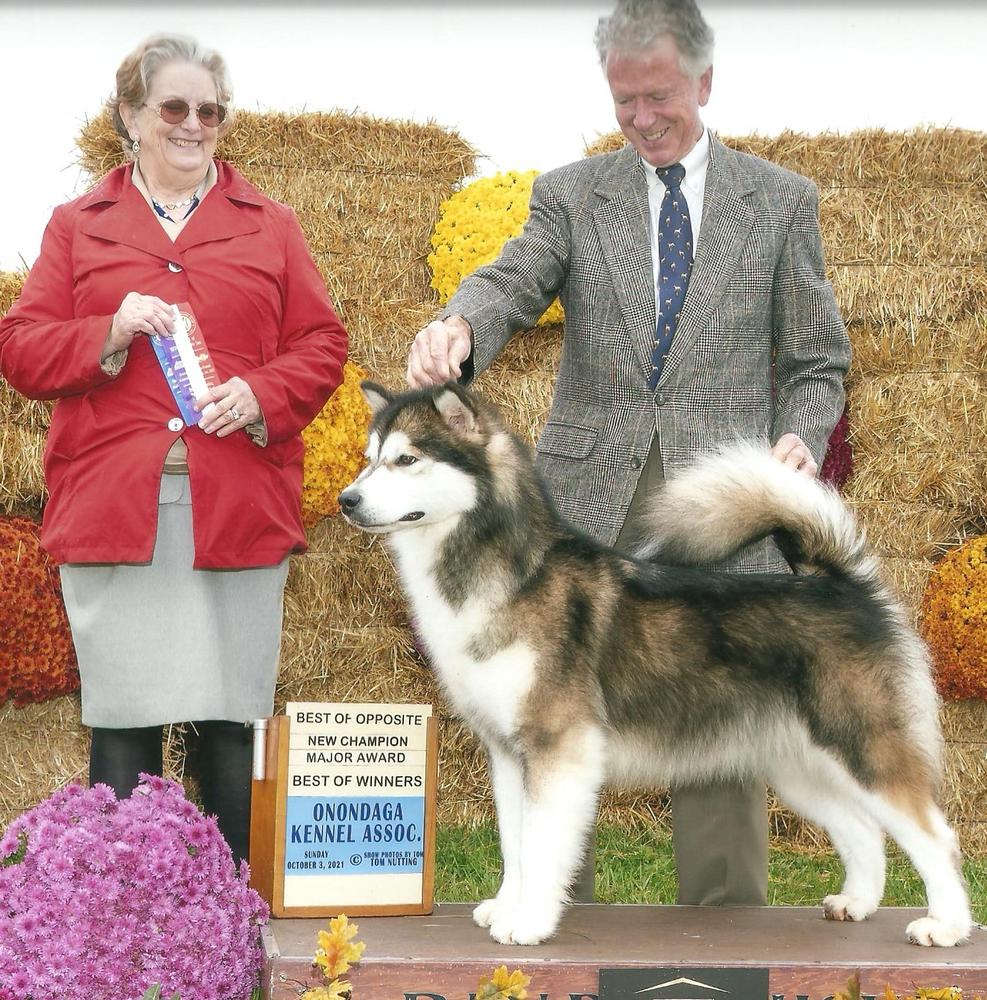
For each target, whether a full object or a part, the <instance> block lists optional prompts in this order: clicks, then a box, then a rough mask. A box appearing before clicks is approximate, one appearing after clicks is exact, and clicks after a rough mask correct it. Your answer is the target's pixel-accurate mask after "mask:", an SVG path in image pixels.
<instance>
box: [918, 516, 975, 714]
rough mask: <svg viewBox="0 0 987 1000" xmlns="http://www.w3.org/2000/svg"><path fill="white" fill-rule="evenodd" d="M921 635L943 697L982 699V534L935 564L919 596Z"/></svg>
mask: <svg viewBox="0 0 987 1000" xmlns="http://www.w3.org/2000/svg"><path fill="white" fill-rule="evenodd" d="M921 626H922V634H923V636H924V637H925V641H926V642H927V643H928V644H929V649H930V651H931V653H932V660H933V663H934V664H935V668H936V686H937V687H938V688H939V692H940V694H941V695H942V696H943V697H944V698H987V535H981V536H980V537H979V538H973V539H971V540H970V541H968V542H966V543H965V544H963V545H961V546H960V547H959V548H957V549H953V551H952V552H950V553H948V554H947V555H946V557H945V558H944V559H943V560H942V561H941V562H940V563H938V565H936V567H935V568H934V569H933V571H932V573H931V575H930V576H929V580H928V583H926V585H925V593H924V595H923V597H922V618H921Z"/></svg>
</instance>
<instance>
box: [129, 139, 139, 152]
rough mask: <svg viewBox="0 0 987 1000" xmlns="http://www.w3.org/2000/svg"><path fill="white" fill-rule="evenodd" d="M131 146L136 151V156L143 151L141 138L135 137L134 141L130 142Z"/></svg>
mask: <svg viewBox="0 0 987 1000" xmlns="http://www.w3.org/2000/svg"><path fill="white" fill-rule="evenodd" d="M130 148H131V149H132V150H133V151H134V156H136V155H137V154H138V153H139V152H140V151H141V141H140V139H134V141H133V142H132V143H131V144H130Z"/></svg>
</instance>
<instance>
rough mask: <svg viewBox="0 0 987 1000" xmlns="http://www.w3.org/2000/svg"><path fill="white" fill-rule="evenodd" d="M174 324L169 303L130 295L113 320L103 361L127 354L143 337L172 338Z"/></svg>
mask: <svg viewBox="0 0 987 1000" xmlns="http://www.w3.org/2000/svg"><path fill="white" fill-rule="evenodd" d="M171 323H172V312H171V306H170V305H168V303H167V302H163V301H162V300H161V299H159V298H157V297H156V296H154V295H141V294H140V292H127V294H126V295H125V296H124V297H123V301H122V302H121V303H120V308H119V309H117V311H116V313H115V314H114V316H113V322H112V323H111V324H110V332H109V333H108V334H107V335H106V340H105V341H104V342H103V351H102V353H101V354H100V357H99V360H100V361H105V360H106V359H107V358H108V357H109V356H110V355H111V354H116V353H117V351H126V350H127V349H128V348H129V347H130V345H131V344H133V342H134V338H135V337H139V336H140V335H141V334H149V333H159V334H161V335H162V336H165V337H170V336H171Z"/></svg>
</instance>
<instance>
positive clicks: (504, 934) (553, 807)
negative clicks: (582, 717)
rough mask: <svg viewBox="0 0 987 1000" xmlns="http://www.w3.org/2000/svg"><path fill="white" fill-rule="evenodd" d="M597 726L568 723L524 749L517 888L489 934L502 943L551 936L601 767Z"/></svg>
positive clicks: (588, 822) (588, 824) (592, 809)
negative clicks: (514, 902)
mask: <svg viewBox="0 0 987 1000" xmlns="http://www.w3.org/2000/svg"><path fill="white" fill-rule="evenodd" d="M605 751H606V747H605V740H604V736H603V733H602V732H601V731H600V729H599V728H598V727H597V726H596V725H592V724H586V725H583V726H579V727H574V728H572V729H569V730H568V731H566V732H565V733H563V734H560V735H558V736H557V737H556V738H555V739H553V740H551V741H550V745H548V746H545V745H541V746H538V747H537V748H533V749H532V750H530V751H529V754H528V757H527V759H526V761H525V776H524V777H525V785H524V806H523V817H522V823H521V891H520V894H519V896H518V901H517V906H516V907H515V909H514V912H513V913H511V914H510V915H507V914H506V913H505V914H504V916H503V918H502V917H501V914H500V911H499V910H498V914H497V917H496V919H495V920H494V921H493V922H492V923H491V925H490V934H491V936H492V937H493V938H494V939H495V940H497V941H500V942H501V943H503V944H511V943H513V944H538V943H539V942H540V941H544V940H545V939H546V938H549V937H551V936H552V934H553V933H554V932H555V929H556V927H557V926H558V923H559V919H560V917H561V916H562V910H563V908H564V906H565V903H566V894H567V891H568V888H569V885H570V883H571V882H572V878H573V875H574V874H575V871H576V868H577V867H578V865H579V862H580V860H581V858H582V851H583V848H584V846H585V843H586V838H587V836H588V835H589V833H590V831H591V829H592V826H593V822H594V820H595V818H596V807H597V802H598V800H599V794H600V788H601V787H602V785H603V780H604V774H605V771H606V761H605Z"/></svg>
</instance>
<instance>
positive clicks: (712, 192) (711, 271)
mask: <svg viewBox="0 0 987 1000" xmlns="http://www.w3.org/2000/svg"><path fill="white" fill-rule="evenodd" d="M736 166H737V163H736V156H735V154H734V153H733V151H732V150H730V149H728V148H727V147H726V146H724V145H723V144H722V143H721V142H720V141H719V140H718V139H715V138H712V137H711V141H710V161H709V166H708V168H707V170H706V188H705V192H704V195H703V220H702V227H701V229H700V232H699V242H698V243H697V244H696V255H695V259H694V261H693V264H692V274H691V276H690V278H689V289H688V291H687V292H686V295H685V301H684V302H683V304H682V314H681V316H680V318H679V325H678V328H677V329H676V331H675V337H674V338H673V339H672V345H671V347H670V348H669V349H668V354H667V355H666V356H665V366H664V368H663V370H662V373H661V378H660V380H659V382H658V384H659V385H665V384H667V383H668V382H669V381H670V380H671V379H673V378H674V376H675V371H676V369H677V368H678V367H679V365H680V364H681V361H682V359H683V358H684V357H687V356H688V355H689V353H690V352H691V350H692V347H693V345H694V344H695V342H696V338H697V337H698V336H699V333H700V331H701V330H702V329H703V327H704V326H705V325H706V322H707V320H708V319H709V317H710V315H711V314H712V312H713V309H714V308H715V306H716V304H717V302H718V300H719V298H720V297H721V296H722V294H723V291H724V289H725V288H726V285H727V282H728V281H729V279H730V276H731V274H732V273H733V272H734V270H735V269H736V267H737V264H738V261H739V259H740V252H741V250H742V249H743V246H744V243H745V242H746V241H747V238H748V236H749V235H750V232H751V229H752V228H753V225H754V215H753V212H752V211H751V207H750V204H749V203H748V201H747V198H746V196H747V195H748V194H750V192H751V191H752V190H753V186H752V185H751V184H750V182H749V180H748V179H747V178H745V177H743V176H742V174H741V173H740V172H739V171H738V170H737V169H735V168H736Z"/></svg>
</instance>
